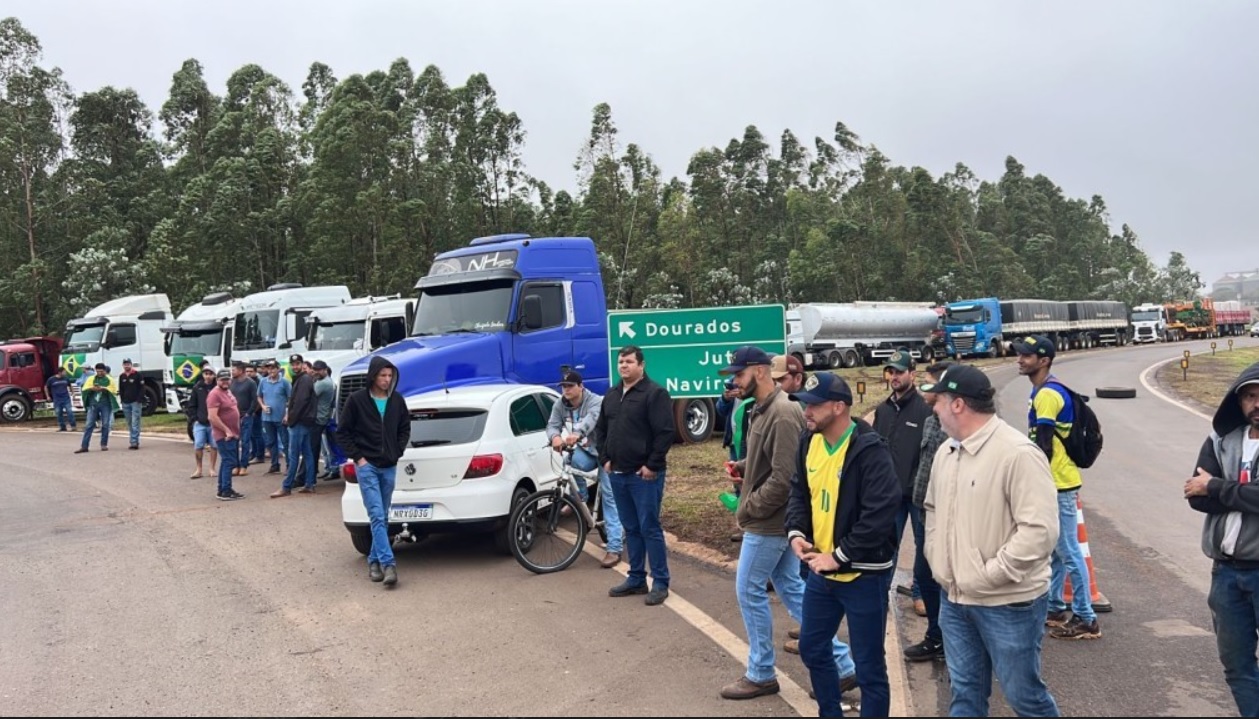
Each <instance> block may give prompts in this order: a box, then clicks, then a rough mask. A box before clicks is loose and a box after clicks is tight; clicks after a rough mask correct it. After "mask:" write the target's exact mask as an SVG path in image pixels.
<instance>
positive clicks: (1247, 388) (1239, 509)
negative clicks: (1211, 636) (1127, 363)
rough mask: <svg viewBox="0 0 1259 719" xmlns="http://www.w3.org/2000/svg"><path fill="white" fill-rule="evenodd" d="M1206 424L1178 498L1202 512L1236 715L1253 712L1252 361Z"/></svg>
mask: <svg viewBox="0 0 1259 719" xmlns="http://www.w3.org/2000/svg"><path fill="white" fill-rule="evenodd" d="M1211 429H1212V432H1211V435H1210V436H1209V437H1207V439H1206V441H1205V442H1203V443H1202V449H1201V450H1200V451H1199V452H1198V463H1197V466H1196V471H1195V472H1194V475H1193V476H1192V477H1190V478H1189V480H1188V481H1187V482H1185V489H1184V491H1185V499H1187V500H1189V506H1190V507H1192V508H1193V509H1195V510H1197V511H1199V512H1202V513H1203V514H1204V515H1206V516H1205V517H1204V518H1203V523H1202V549H1203V552H1204V553H1205V554H1206V555H1207V556H1208V557H1210V558H1211V560H1212V567H1211V592H1210V594H1209V595H1208V596H1207V604H1208V606H1209V607H1210V608H1211V617H1212V619H1213V620H1214V624H1215V645H1216V649H1217V651H1218V653H1219V657H1220V663H1221V664H1223V665H1224V678H1225V681H1227V682H1228V686H1229V689H1230V690H1232V692H1233V701H1235V702H1236V703H1237V710H1238V713H1240V714H1241V716H1259V665H1257V664H1256V662H1255V648H1256V644H1257V642H1256V634H1255V616H1256V614H1259V594H1256V592H1255V587H1256V586H1259V484H1256V483H1255V476H1256V474H1257V473H1259V363H1256V364H1252V365H1250V366H1249V367H1247V368H1246V369H1244V370H1242V373H1241V374H1240V375H1238V377H1237V379H1236V380H1234V382H1233V386H1232V387H1230V388H1229V391H1228V394H1226V395H1225V396H1224V399H1223V400H1221V401H1220V405H1219V408H1218V409H1216V411H1215V416H1214V417H1213V418H1212V420H1211Z"/></svg>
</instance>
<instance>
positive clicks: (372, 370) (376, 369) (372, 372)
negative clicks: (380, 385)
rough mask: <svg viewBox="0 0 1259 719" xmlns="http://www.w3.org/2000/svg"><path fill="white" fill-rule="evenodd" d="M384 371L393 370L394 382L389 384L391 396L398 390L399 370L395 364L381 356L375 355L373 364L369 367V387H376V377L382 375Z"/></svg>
mask: <svg viewBox="0 0 1259 719" xmlns="http://www.w3.org/2000/svg"><path fill="white" fill-rule="evenodd" d="M384 369H391V370H393V382H391V383H390V384H389V394H393V392H394V390H396V389H397V388H398V368H397V367H395V366H394V364H393V362H390V361H389V360H387V359H385V358H384V357H381V356H379V355H373V356H372V361H371V364H369V365H368V366H367V386H368V387H369V388H370V387H375V386H376V375H378V374H380V372H381V370H384Z"/></svg>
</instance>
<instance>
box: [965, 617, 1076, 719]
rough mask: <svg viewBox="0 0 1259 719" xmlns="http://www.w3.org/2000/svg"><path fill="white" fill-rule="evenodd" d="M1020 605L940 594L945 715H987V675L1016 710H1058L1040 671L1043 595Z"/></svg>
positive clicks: (1037, 713)
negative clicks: (983, 603) (947, 695)
mask: <svg viewBox="0 0 1259 719" xmlns="http://www.w3.org/2000/svg"><path fill="white" fill-rule="evenodd" d="M1024 604H1025V605H1024V606H1014V605H1010V604H1006V605H1003V606H996V607H979V606H974V605H970V604H954V603H953V602H950V601H949V598H948V596H946V595H944V594H941V596H940V628H941V629H942V630H943V631H944V658H945V661H946V662H947V663H948V666H949V680H950V685H951V688H952V692H953V698H952V701H950V702H949V716H955V717H985V716H988V697H990V696H991V695H992V675H993V674H994V673H995V674H996V675H997V681H999V682H1001V691H1002V693H1004V694H1005V698H1006V701H1007V702H1009V703H1010V708H1011V709H1013V710H1014V711H1015V713H1016V714H1018V715H1019V716H1025V717H1048V716H1058V704H1057V702H1055V701H1054V698H1053V695H1051V694H1050V693H1049V687H1047V686H1045V681H1044V680H1043V679H1041V676H1040V644H1041V640H1042V638H1043V637H1044V635H1045V615H1046V614H1047V613H1048V608H1049V600H1048V598H1047V595H1044V594H1042V595H1040V596H1039V597H1037V598H1036V599H1035V600H1033V601H1031V602H1026V603H1024Z"/></svg>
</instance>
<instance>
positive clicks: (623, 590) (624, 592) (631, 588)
mask: <svg viewBox="0 0 1259 719" xmlns="http://www.w3.org/2000/svg"><path fill="white" fill-rule="evenodd" d="M646 593H647V585H646V584H630V580H628V579H626V580H625V581H624V582H621V583H620V584H618V585H616V586H615V587H612V588H611V589H609V590H608V596H609V597H628V596H630V595H632V594H646Z"/></svg>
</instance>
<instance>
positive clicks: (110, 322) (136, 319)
mask: <svg viewBox="0 0 1259 719" xmlns="http://www.w3.org/2000/svg"><path fill="white" fill-rule="evenodd" d="M171 319H172V315H171V310H170V298H168V297H167V296H166V295H164V294H151V295H131V296H129V297H119V298H118V299H115V300H110V301H109V302H106V303H104V304H102V305H99V306H97V307H94V308H92V309H91V310H90V311H89V312H87V313H85V314H84V315H83V316H82V317H78V318H75V319H72V320H70V322H69V323H68V324H67V325H66V330H65V335H66V337H65V345H64V346H63V347H62V348H61V359H60V362H59V364H60V365H61V366H62V367H65V368H66V376H67V377H68V378H69V379H70V380H71V384H70V398H71V402H72V403H73V405H74V409H75V410H76V411H79V412H81V411H83V398H82V397H81V396H80V394H79V386H78V382H77V381H75V380H78V379H79V378H80V377H81V376H82V375H83V373H84V371H87V372H92V371H93V370H92V368H93V367H95V366H96V364H97V363H99V362H103V363H104V364H106V365H107V366H108V367H109V370H110V372H111V373H112V374H114V375H117V374H118V373H120V372H122V361H123V360H124V359H130V360H131V362H132V365H133V366H134V367H135V368H136V371H137V372H139V373H140V376H141V377H142V378H143V380H144V412H143V413H144V415H145V416H148V415H151V414H153V413H154V412H156V411H157V408H158V407H159V406H161V405H162V404H163V401H162V398H163V395H164V391H163V388H162V375H163V373H164V371H165V369H166V343H165V340H164V338H163V335H162V328H163V327H165V326H166V325H168V324H169V323H170V321H171Z"/></svg>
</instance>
